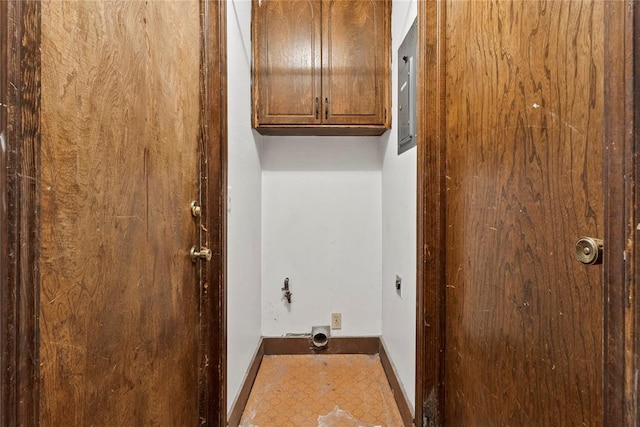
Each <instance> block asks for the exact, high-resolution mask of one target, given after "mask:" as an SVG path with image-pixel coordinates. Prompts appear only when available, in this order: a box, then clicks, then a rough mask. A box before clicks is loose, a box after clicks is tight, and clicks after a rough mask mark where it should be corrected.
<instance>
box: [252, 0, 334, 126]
mask: <svg viewBox="0 0 640 427" xmlns="http://www.w3.org/2000/svg"><path fill="white" fill-rule="evenodd" d="M320 13H321V7H320V2H319V1H317V0H297V1H289V0H285V1H279V0H262V1H254V2H253V14H254V21H253V22H254V27H253V39H254V42H255V40H258V39H259V40H260V42H259V43H257V46H258V48H257V49H256V50H255V51H254V64H253V65H254V72H255V79H254V82H253V84H254V91H253V96H254V100H253V102H254V114H255V117H254V121H255V123H254V126H256V127H257V126H258V124H261V125H272V124H289V125H291V124H298V125H299V124H308V125H314V124H319V123H320V121H321V117H320V108H321V96H322V95H321V93H320V92H321V79H320V77H321V70H320V66H321V61H320V55H321V51H320V49H321V48H320V47H321V41H322V40H321V36H320V24H321V22H322V20H321V18H320Z"/></svg>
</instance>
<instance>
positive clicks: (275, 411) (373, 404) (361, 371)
mask: <svg viewBox="0 0 640 427" xmlns="http://www.w3.org/2000/svg"><path fill="white" fill-rule="evenodd" d="M240 426H241V427H287V426H292V427H352V426H353V427H356V426H357V427H361V426H362V427H373V426H390V427H402V426H403V424H402V419H401V418H400V412H399V411H398V407H397V406H396V403H395V400H394V398H393V394H392V392H391V388H390V387H389V383H388V382H387V377H386V375H385V373H384V371H383V369H382V365H381V364H380V358H379V356H378V355H377V354H376V355H373V356H371V355H361V354H347V355H337V354H335V355H279V356H264V358H263V359H262V364H261V365H260V370H259V371H258V375H257V377H256V381H255V383H254V385H253V389H252V390H251V394H250V395H249V400H248V402H247V406H246V408H245V411H244V413H243V415H242V419H241V421H240Z"/></svg>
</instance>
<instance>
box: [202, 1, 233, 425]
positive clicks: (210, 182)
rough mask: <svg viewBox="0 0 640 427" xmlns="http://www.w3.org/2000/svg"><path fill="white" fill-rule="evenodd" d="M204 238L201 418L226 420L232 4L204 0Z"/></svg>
mask: <svg viewBox="0 0 640 427" xmlns="http://www.w3.org/2000/svg"><path fill="white" fill-rule="evenodd" d="M200 4H201V9H202V16H203V34H202V37H203V48H202V52H201V57H202V59H201V66H202V68H203V69H202V72H201V79H202V81H201V91H200V96H201V98H200V104H201V119H200V121H201V123H200V125H201V128H200V131H201V144H202V150H203V152H204V153H206V155H205V156H202V162H201V165H200V168H201V174H202V178H201V179H202V184H201V194H200V197H201V201H202V206H203V207H204V215H203V217H204V219H203V222H204V224H202V225H203V226H204V227H201V241H202V243H203V244H204V245H205V246H206V247H208V248H210V249H211V251H212V253H213V258H212V259H211V261H210V262H208V263H206V264H205V265H203V266H202V267H203V268H204V272H203V274H202V276H201V282H202V283H201V304H202V320H201V334H202V341H201V346H202V347H203V351H202V352H201V359H200V366H201V371H202V372H203V375H201V381H203V382H204V383H203V384H202V385H203V387H202V389H201V396H200V402H201V408H200V412H201V422H202V421H203V420H205V421H206V424H208V425H211V426H215V425H220V426H224V425H225V424H226V422H227V382H226V375H227V299H226V285H227V282H226V277H227V50H226V46H227V36H226V34H227V33H226V32H227V25H226V22H227V8H226V2H224V1H217V0H201V3H200Z"/></svg>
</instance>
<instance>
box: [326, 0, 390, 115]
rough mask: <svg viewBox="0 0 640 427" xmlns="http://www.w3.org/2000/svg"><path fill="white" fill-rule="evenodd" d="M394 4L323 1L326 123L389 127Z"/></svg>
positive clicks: (340, 0) (360, 0)
mask: <svg viewBox="0 0 640 427" xmlns="http://www.w3.org/2000/svg"><path fill="white" fill-rule="evenodd" d="M389 9H390V5H389V3H388V2H386V1H376V0H358V1H353V0H326V1H323V9H322V19H323V33H322V49H323V52H322V70H323V75H322V91H323V123H325V124H331V125H340V124H349V125H385V124H386V117H385V113H386V111H385V109H386V106H387V103H386V102H385V100H386V99H387V93H386V90H387V86H388V85H387V84H385V81H386V80H387V79H388V78H389V67H390V64H389V57H388V56H387V55H388V54H387V52H388V51H389V48H388V44H389V43H390V40H389V29H388V26H387V25H388V23H389V21H390V20H389V19H387V14H389V13H390V10H389Z"/></svg>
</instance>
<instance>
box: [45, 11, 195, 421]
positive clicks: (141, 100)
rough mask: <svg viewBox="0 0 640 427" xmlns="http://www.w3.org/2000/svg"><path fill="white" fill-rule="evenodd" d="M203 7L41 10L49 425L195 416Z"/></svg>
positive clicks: (46, 412)
mask: <svg viewBox="0 0 640 427" xmlns="http://www.w3.org/2000/svg"><path fill="white" fill-rule="evenodd" d="M199 72H200V14H199V6H198V2H191V3H186V2H180V1H163V2H128V1H109V2H92V1H78V2H57V1H46V2H43V4H42V75H43V79H42V170H41V174H40V179H41V181H42V186H41V200H42V221H41V253H40V255H41V256H40V262H39V266H40V269H41V273H42V274H41V277H42V281H41V291H40V297H41V298H40V300H41V306H40V312H39V328H40V340H41V341H40V361H41V363H40V382H41V398H40V405H39V409H40V423H41V424H42V425H197V424H198V407H197V406H198V395H197V393H198V350H199V346H198V345H199V342H198V335H199V334H198V332H199V288H198V278H197V273H196V269H195V268H194V266H193V265H192V263H191V260H190V259H189V256H188V250H189V248H190V247H191V245H193V244H194V243H195V242H196V241H197V239H196V237H197V231H196V229H197V227H196V225H195V224H194V221H193V219H192V218H191V215H190V211H189V203H190V201H191V200H193V199H194V198H197V196H198V181H199V172H198V162H199V158H198V145H197V144H198V133H199V107H200V106H199V99H200V98H199V89H200V88H199V81H200V80H199Z"/></svg>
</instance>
